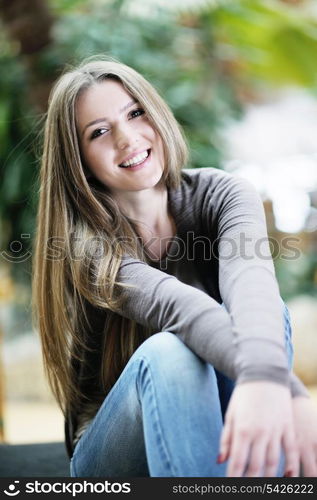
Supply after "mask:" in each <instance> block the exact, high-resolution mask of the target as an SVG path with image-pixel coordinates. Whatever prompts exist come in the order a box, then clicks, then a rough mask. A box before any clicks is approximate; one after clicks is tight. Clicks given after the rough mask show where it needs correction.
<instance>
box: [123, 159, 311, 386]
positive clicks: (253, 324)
mask: <svg viewBox="0 0 317 500" xmlns="http://www.w3.org/2000/svg"><path fill="white" fill-rule="evenodd" d="M168 195H169V209H170V212H171V214H172V216H173V218H174V221H175V223H176V228H177V235H176V236H175V237H174V238H173V239H172V241H171V243H170V246H169V248H168V252H167V254H166V256H165V258H163V259H161V260H160V261H157V262H155V261H153V262H152V264H151V265H148V264H146V263H144V262H142V261H140V260H136V259H133V258H131V257H129V256H126V258H125V259H124V260H123V263H122V265H121V268H120V271H119V275H118V281H120V282H124V283H126V284H132V285H134V287H132V288H127V289H125V291H124V301H123V306H122V308H121V310H120V314H122V315H123V316H125V317H127V318H130V319H133V320H136V321H137V322H138V323H140V324H142V325H145V326H150V327H152V328H153V330H154V331H156V332H159V331H169V332H172V333H175V334H176V335H178V336H179V337H180V338H181V339H182V340H183V341H184V342H185V344H186V345H187V346H188V347H189V348H190V349H192V351H194V352H195V353H196V354H197V355H199V356H200V357H201V358H202V359H204V360H205V361H206V362H208V363H211V364H212V365H213V366H214V367H215V368H217V369H218V370H219V371H221V372H223V373H224V374H226V375H227V376H229V377H230V378H232V379H234V380H236V381H237V383H242V382H247V381H252V380H267V381H272V382H277V383H281V384H284V385H290V388H291V392H292V395H293V396H297V395H306V396H307V391H306V389H305V387H304V386H303V384H302V383H301V382H300V380H299V379H298V378H297V377H296V376H295V375H294V374H290V373H289V370H288V366H287V358H286V351H285V336H284V322H283V303H282V301H281V298H280V295H279V288H278V285H277V281H276V278H275V272H274V265H273V262H272V258H271V253H270V249H269V245H268V238H267V229H266V222H265V215H264V209H263V204H262V201H261V199H260V197H259V195H258V194H257V192H256V191H255V189H254V188H253V187H252V186H251V185H250V183H248V182H247V181H246V180H244V179H242V178H239V177H237V176H235V175H232V174H228V173H226V172H223V171H221V170H218V169H215V168H200V169H184V170H183V171H182V181H181V185H180V187H179V188H178V189H176V190H169V193H168ZM221 302H223V304H224V306H225V307H222V306H221V305H220V303H221Z"/></svg>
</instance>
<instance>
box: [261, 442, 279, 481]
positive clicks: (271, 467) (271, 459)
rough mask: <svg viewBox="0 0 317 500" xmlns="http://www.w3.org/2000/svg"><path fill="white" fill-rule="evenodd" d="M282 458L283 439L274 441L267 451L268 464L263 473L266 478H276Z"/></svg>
mask: <svg viewBox="0 0 317 500" xmlns="http://www.w3.org/2000/svg"><path fill="white" fill-rule="evenodd" d="M280 457H281V438H280V437H279V436H278V437H277V438H276V439H272V440H271V441H270V443H269V445H268V447H267V451H266V463H265V467H264V471H263V476H264V477H275V476H276V474H277V469H278V465H279V461H280Z"/></svg>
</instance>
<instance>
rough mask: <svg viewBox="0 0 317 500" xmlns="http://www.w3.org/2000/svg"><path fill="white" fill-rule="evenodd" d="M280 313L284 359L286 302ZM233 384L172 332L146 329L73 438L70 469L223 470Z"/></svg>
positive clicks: (81, 473)
mask: <svg viewBox="0 0 317 500" xmlns="http://www.w3.org/2000/svg"><path fill="white" fill-rule="evenodd" d="M284 318H285V339H286V348H287V354H288V359H289V363H290V365H291V362H292V356H293V351H292V346H291V327H290V321H289V313H288V310H287V308H286V306H285V310H284ZM233 388H234V383H233V382H232V381H231V380H229V379H228V378H227V377H226V376H224V375H223V374H221V373H219V372H217V371H216V370H215V369H214V368H213V367H212V366H211V365H210V364H208V363H205V362H204V361H203V360H202V359H201V358H199V357H198V356H196V355H195V354H194V353H193V352H192V351H191V350H190V349H189V348H188V347H186V346H185V344H184V343H183V342H182V341H181V340H180V339H179V338H178V337H177V336H176V335H174V334H172V333H169V332H160V333H157V334H155V335H153V336H151V337H150V338H149V339H147V340H146V341H145V342H143V344H141V346H140V347H139V348H138V349H137V350H136V351H135V353H134V354H133V356H132V357H131V358H130V360H129V362H128V363H127V365H126V367H125V369H124V370H123V372H122V373H121V375H120V377H119V379H118V380H117V382H116V384H115V385H114V387H113V388H112V390H111V391H110V392H109V394H108V395H107V397H106V398H105V400H104V402H103V404H102V405H101V407H100V409H99V411H98V413H97V414H96V416H95V417H94V419H93V420H92V422H91V423H90V424H89V426H88V428H87V429H86V431H85V432H84V434H83V435H82V437H81V438H80V440H79V442H78V444H77V446H76V448H75V451H74V455H73V458H72V460H71V476H73V477H146V476H152V477H223V476H225V475H226V463H224V464H217V463H216V460H217V455H218V453H219V440H220V435H221V430H222V426H223V415H224V413H225V411H226V408H227V404H228V401H229V399H230V396H231V393H232V391H233ZM281 460H282V459H281ZM280 469H281V471H282V463H281V465H280ZM280 473H281V472H280Z"/></svg>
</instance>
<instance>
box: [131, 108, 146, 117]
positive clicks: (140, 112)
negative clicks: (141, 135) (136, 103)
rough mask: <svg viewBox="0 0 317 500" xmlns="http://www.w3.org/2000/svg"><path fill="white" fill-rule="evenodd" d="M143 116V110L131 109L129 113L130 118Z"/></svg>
mask: <svg viewBox="0 0 317 500" xmlns="http://www.w3.org/2000/svg"><path fill="white" fill-rule="evenodd" d="M141 115H144V109H141V108H139V109H133V110H132V111H131V113H130V118H137V117H138V116H141Z"/></svg>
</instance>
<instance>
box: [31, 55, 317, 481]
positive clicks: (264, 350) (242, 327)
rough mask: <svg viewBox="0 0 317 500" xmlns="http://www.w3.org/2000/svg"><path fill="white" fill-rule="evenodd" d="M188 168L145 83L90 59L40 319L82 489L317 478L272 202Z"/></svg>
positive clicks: (48, 190)
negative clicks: (274, 249) (132, 480)
mask: <svg viewBox="0 0 317 500" xmlns="http://www.w3.org/2000/svg"><path fill="white" fill-rule="evenodd" d="M186 158H187V149H186V145H185V142H184V138H183V135H182V132H181V130H180V128H179V126H178V124H177V122H176V120H175V118H174V116H173V114H172V113H171V111H170V109H169V108H168V106H167V104H166V103H165V102H164V101H163V100H162V98H161V97H160V96H159V95H158V93H157V92H156V91H155V90H154V88H153V87H152V86H151V85H150V84H149V83H148V82H147V81H146V80H145V79H144V78H143V77H142V76H141V75H140V74H138V73H137V72H136V71H134V70H133V69H132V68H130V67H127V66H125V65H124V64H121V63H119V62H116V61H113V60H95V61H89V62H86V63H83V64H82V65H80V66H79V67H78V68H76V69H73V70H70V71H68V72H67V73H65V74H64V75H63V76H62V77H61V78H60V79H59V81H58V82H57V83H56V85H55V87H54V89H53V91H52V95H51V98H50V102H49V109H48V115H47V122H46V129H45V140H44V152H43V159H42V168H41V177H40V203H39V210H38V222H37V239H36V253H35V260H34V311H35V319H36V323H37V326H38V328H39V331H40V335H41V340H42V347H43V356H44V363H45V367H46V371H47V375H48V378H49V381H50V384H51V387H52V390H53V392H54V394H55V396H56V398H57V401H58V402H59V404H60V406H61V409H62V411H63V412H64V415H65V419H66V440H67V447H68V451H69V455H70V457H71V474H72V475H73V476H108V477H115V476H121V477H124V476H180V477H183V476H205V477H207V476H224V475H228V476H243V475H246V476H261V475H264V476H275V475H277V474H286V475H288V476H296V475H298V473H299V465H300V462H301V464H302V466H303V471H304V474H305V475H313V476H314V475H316V472H317V462H316V457H317V451H316V450H317V446H316V443H317V429H316V425H317V418H316V412H315V409H314V408H313V406H312V404H311V402H310V399H309V398H308V395H307V392H306V390H305V388H304V386H303V385H302V384H301V382H300V381H299V380H298V379H297V378H296V377H295V375H294V374H292V373H291V372H290V370H289V366H288V363H290V358H291V346H290V339H289V335H290V326H289V321H288V315H287V310H286V308H285V306H284V304H283V302H282V301H281V299H280V296H279V290H278V286H277V282H276V278H275V275H274V267H273V263H272V260H271V257H270V252H269V249H268V245H267V232H266V225H265V217H264V212H263V206H262V203H261V201H260V199H259V197H258V195H257V194H256V192H255V191H254V189H253V188H252V187H251V186H250V185H249V184H248V183H247V182H246V181H244V180H242V179H240V178H238V177H235V176H233V175H229V174H228V173H225V172H222V171H220V170H217V169H215V168H201V169H188V168H187V169H185V168H184V166H185V163H186ZM287 353H288V356H287ZM287 357H288V358H289V359H287ZM229 400H230V401H229ZM228 402H229V405H228ZM307 429H308V430H307ZM304 450H305V453H304ZM281 456H282V457H283V456H284V459H285V460H284V461H283V460H281Z"/></svg>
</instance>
